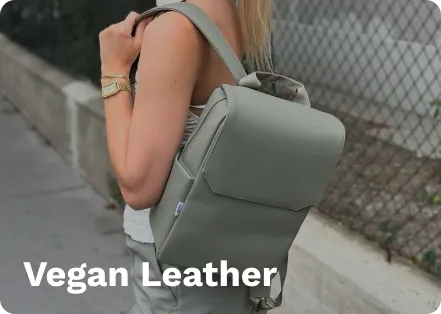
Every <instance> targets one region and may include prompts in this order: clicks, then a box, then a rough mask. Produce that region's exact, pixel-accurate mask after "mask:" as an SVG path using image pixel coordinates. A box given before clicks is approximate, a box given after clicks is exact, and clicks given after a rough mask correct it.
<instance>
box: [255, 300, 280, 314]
mask: <svg viewBox="0 0 441 314" xmlns="http://www.w3.org/2000/svg"><path fill="white" fill-rule="evenodd" d="M276 305H277V303H276V300H274V299H273V298H271V297H268V298H261V299H260V302H259V305H258V308H257V311H258V312H265V311H268V310H272V309H274V308H275V307H276Z"/></svg>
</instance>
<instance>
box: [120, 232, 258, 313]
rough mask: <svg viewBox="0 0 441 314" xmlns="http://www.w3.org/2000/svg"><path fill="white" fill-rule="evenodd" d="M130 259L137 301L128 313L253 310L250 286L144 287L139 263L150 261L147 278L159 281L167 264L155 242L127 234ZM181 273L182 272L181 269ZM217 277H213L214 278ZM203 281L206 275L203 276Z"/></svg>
mask: <svg viewBox="0 0 441 314" xmlns="http://www.w3.org/2000/svg"><path fill="white" fill-rule="evenodd" d="M127 246H128V249H129V252H130V256H131V262H132V269H131V275H132V281H133V288H134V293H135V299H136V305H135V306H134V308H133V309H132V311H131V312H130V314H254V313H255V312H254V310H253V306H252V304H251V302H250V300H249V288H248V287H246V286H239V287H233V286H228V287H208V286H203V287H186V286H184V285H182V284H181V285H179V286H178V287H168V286H167V285H165V284H164V283H163V284H162V286H160V287H144V286H143V285H142V279H143V276H142V265H143V263H149V269H150V273H149V274H150V277H149V278H150V280H151V281H153V280H154V281H161V282H162V274H163V272H164V270H166V269H167V268H169V267H172V266H170V265H166V264H162V263H159V262H158V261H157V259H156V254H155V253H156V248H155V245H154V244H150V243H148V244H146V243H140V242H137V241H134V240H132V238H130V237H129V236H127ZM180 270H181V273H183V270H182V269H180ZM214 280H216V278H214ZM202 282H203V283H205V282H206V281H205V278H202Z"/></svg>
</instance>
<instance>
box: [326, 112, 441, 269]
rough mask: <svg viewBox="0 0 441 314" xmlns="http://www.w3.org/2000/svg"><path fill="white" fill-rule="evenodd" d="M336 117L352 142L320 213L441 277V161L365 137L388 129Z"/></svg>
mask: <svg viewBox="0 0 441 314" xmlns="http://www.w3.org/2000/svg"><path fill="white" fill-rule="evenodd" d="M324 111H325V110H324ZM326 111H329V110H326ZM332 114H334V115H336V116H337V117H339V118H340V120H341V121H342V122H343V123H344V124H345V126H346V129H347V140H346V147H345V150H344V154H343V157H342V159H341V162H340V165H339V167H338V168H337V170H336V172H335V175H334V176H333V178H332V180H331V182H330V184H329V185H328V188H327V191H326V195H325V197H324V199H323V200H322V202H321V203H320V204H319V206H318V208H319V210H320V211H322V212H324V213H326V214H328V215H330V216H332V217H334V218H336V219H338V220H339V221H341V222H343V223H344V224H346V225H348V226H350V228H352V229H354V230H357V231H359V232H361V233H363V234H364V235H366V236H367V237H368V238H370V239H372V240H375V241H378V242H379V243H380V244H382V246H384V247H385V249H387V250H388V251H395V252H397V253H399V254H401V255H403V256H406V257H409V258H411V259H412V260H414V261H415V262H418V263H420V266H422V267H424V268H426V269H428V270H429V271H431V272H433V273H435V274H438V275H441V161H439V160H433V159H429V158H417V156H416V155H415V153H413V152H411V151H408V150H405V149H403V148H401V147H398V146H396V145H394V144H391V143H388V142H385V141H382V140H379V139H378V138H375V137H374V136H371V135H368V134H367V133H366V131H368V130H369V131H370V132H369V133H370V134H372V130H373V129H378V130H380V129H382V128H385V127H388V126H386V125H377V124H373V123H371V122H369V121H366V120H361V119H358V118H354V117H353V116H349V115H347V114H345V113H341V112H332Z"/></svg>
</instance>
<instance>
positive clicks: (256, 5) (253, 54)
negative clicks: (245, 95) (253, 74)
mask: <svg viewBox="0 0 441 314" xmlns="http://www.w3.org/2000/svg"><path fill="white" fill-rule="evenodd" d="M237 5H238V15H239V20H240V24H241V28H242V36H243V43H244V50H245V62H246V65H247V67H248V68H249V69H250V70H252V71H256V70H271V31H270V23H271V15H272V1H271V0H238V4H237Z"/></svg>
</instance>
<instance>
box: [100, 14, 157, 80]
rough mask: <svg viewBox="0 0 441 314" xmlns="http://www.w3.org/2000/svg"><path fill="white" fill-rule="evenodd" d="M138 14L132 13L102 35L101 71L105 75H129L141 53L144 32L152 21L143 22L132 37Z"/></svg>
mask: <svg viewBox="0 0 441 314" xmlns="http://www.w3.org/2000/svg"><path fill="white" fill-rule="evenodd" d="M138 16H139V14H138V13H135V12H131V13H130V14H129V15H128V16H127V18H126V19H125V20H124V21H122V22H121V23H118V24H114V25H112V26H110V27H108V28H106V29H105V30H103V31H102V32H101V33H100V35H99V39H100V51H101V71H102V74H103V75H112V74H123V75H129V73H130V68H131V67H132V65H133V63H134V62H135V60H136V58H137V57H138V55H139V53H140V51H141V45H142V37H143V34H144V30H145V28H146V27H147V25H148V24H149V22H150V21H151V19H145V20H143V21H141V22H140V23H139V24H138V26H137V28H136V33H135V36H132V30H133V26H134V25H135V21H136V18H137V17H138Z"/></svg>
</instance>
